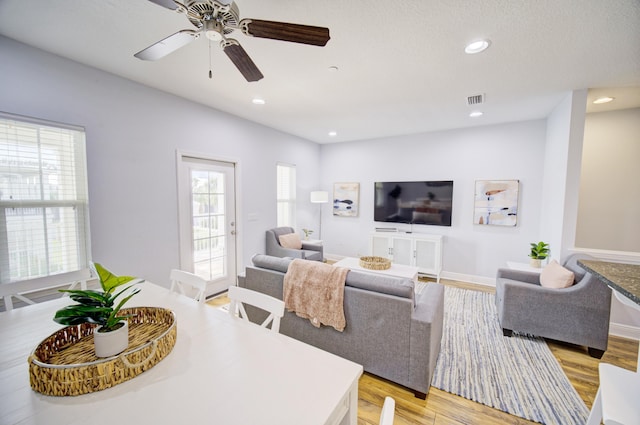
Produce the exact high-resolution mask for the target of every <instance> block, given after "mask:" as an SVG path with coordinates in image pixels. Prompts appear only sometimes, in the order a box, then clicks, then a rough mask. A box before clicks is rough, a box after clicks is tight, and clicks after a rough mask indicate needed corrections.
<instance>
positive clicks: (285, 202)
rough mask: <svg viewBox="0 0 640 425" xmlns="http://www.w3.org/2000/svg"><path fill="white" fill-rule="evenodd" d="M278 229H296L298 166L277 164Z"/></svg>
mask: <svg viewBox="0 0 640 425" xmlns="http://www.w3.org/2000/svg"><path fill="white" fill-rule="evenodd" d="M277 187H278V188H277V190H278V194H277V197H278V213H277V215H278V227H281V226H289V227H293V228H294V229H295V228H296V166H295V165H290V164H277Z"/></svg>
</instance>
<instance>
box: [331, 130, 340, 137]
mask: <svg viewBox="0 0 640 425" xmlns="http://www.w3.org/2000/svg"><path fill="white" fill-rule="evenodd" d="M337 135H338V132H337V131H330V132H329V136H330V137H336V136H337Z"/></svg>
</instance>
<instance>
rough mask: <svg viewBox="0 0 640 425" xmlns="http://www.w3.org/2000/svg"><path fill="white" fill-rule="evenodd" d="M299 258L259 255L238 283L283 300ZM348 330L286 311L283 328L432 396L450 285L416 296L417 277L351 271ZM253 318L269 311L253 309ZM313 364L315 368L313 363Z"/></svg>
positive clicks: (423, 395) (347, 289)
mask: <svg viewBox="0 0 640 425" xmlns="http://www.w3.org/2000/svg"><path fill="white" fill-rule="evenodd" d="M291 261H293V259H290V258H276V257H272V256H268V255H261V254H258V255H255V256H254V257H253V266H249V267H247V268H246V272H245V275H244V276H239V278H238V286H241V287H244V288H249V289H252V290H254V291H258V292H262V293H265V294H268V295H271V296H273V297H276V298H278V299H282V291H283V287H282V286H283V279H284V275H285V273H286V271H287V269H288V267H289V264H290V263H291ZM344 313H345V318H346V323H347V325H346V328H345V329H344V331H343V332H338V331H336V330H335V329H333V328H332V327H326V326H322V327H320V328H316V327H314V326H313V325H312V324H311V323H310V322H309V320H308V319H302V318H300V317H298V316H296V315H295V313H292V312H285V315H284V317H283V318H282V321H281V322H280V332H281V333H283V334H285V335H288V336H291V337H293V338H295V339H298V340H300V341H303V342H306V343H308V344H311V345H314V346H316V347H318V348H321V349H323V350H325V351H329V352H331V353H333V354H336V355H338V356H340V357H344V358H346V359H349V360H351V361H354V362H356V363H359V364H361V365H362V366H363V367H364V370H365V371H367V372H369V373H372V374H374V375H377V376H380V377H382V378H385V379H388V380H390V381H393V382H396V383H398V384H400V385H402V386H405V387H407V388H409V389H410V390H412V391H413V392H414V394H415V395H416V397H420V398H422V399H425V398H426V395H427V393H428V392H429V387H430V384H431V378H432V375H433V370H434V368H435V365H436V360H437V358H438V353H439V352H440V341H441V339H442V323H443V314H444V287H443V286H442V285H439V284H436V283H428V284H427V285H426V287H425V289H424V290H423V291H422V292H421V293H420V294H418V296H417V297H415V296H414V283H413V281H412V280H409V279H404V278H399V277H392V276H385V275H381V274H372V273H362V272H357V271H350V272H349V273H348V274H347V278H346V284H345V289H344ZM247 314H248V315H249V318H250V320H251V321H254V322H261V321H262V319H263V318H264V317H266V314H265V313H264V312H261V311H260V310H257V309H251V308H248V309H247ZM310 367H313V366H312V365H310Z"/></svg>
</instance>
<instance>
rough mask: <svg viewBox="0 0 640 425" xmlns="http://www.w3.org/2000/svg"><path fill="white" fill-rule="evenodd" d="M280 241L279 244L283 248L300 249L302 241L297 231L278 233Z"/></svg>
mask: <svg viewBox="0 0 640 425" xmlns="http://www.w3.org/2000/svg"><path fill="white" fill-rule="evenodd" d="M278 240H279V241H280V245H282V247H283V248H289V249H302V241H301V240H300V235H298V234H297V233H289V234H287V235H280V236H279V237H278Z"/></svg>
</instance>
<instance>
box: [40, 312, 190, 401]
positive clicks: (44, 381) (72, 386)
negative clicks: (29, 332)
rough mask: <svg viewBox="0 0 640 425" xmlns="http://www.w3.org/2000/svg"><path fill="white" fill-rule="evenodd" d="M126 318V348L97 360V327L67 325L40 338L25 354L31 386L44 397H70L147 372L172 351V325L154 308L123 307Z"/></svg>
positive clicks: (172, 320) (170, 318) (170, 315)
mask: <svg viewBox="0 0 640 425" xmlns="http://www.w3.org/2000/svg"><path fill="white" fill-rule="evenodd" d="M121 312H122V313H123V314H134V315H135V316H133V317H130V318H129V347H128V348H127V349H126V350H125V351H124V352H122V353H120V354H118V355H116V356H113V357H106V358H100V357H96V356H95V353H94V349H93V330H94V328H95V327H96V325H92V324H88V323H85V324H82V325H76V326H67V327H65V328H63V329H60V330H59V331H57V332H55V333H53V334H51V335H50V336H49V337H47V338H46V339H44V340H43V341H42V342H41V343H40V344H39V345H38V346H37V347H36V348H35V350H33V353H31V355H30V356H29V381H30V384H31V388H33V390H34V391H37V392H39V393H42V394H46V395H53V396H72V395H74V396H75V395H81V394H87V393H91V392H95V391H100V390H104V389H106V388H110V387H113V386H115V385H118V384H120V383H122V382H125V381H128V380H129V379H132V378H135V377H136V376H138V375H139V374H141V373H142V372H144V371H146V370H149V369H151V368H152V367H153V366H155V365H156V364H157V363H158V362H160V361H161V360H162V359H163V358H165V357H166V356H167V355H168V354H169V353H170V352H171V350H172V349H173V346H174V345H175V343H176V335H177V331H178V329H177V322H176V316H175V314H174V313H173V312H172V311H171V310H167V309H165V308H159V307H136V308H125V309H122V310H121Z"/></svg>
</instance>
